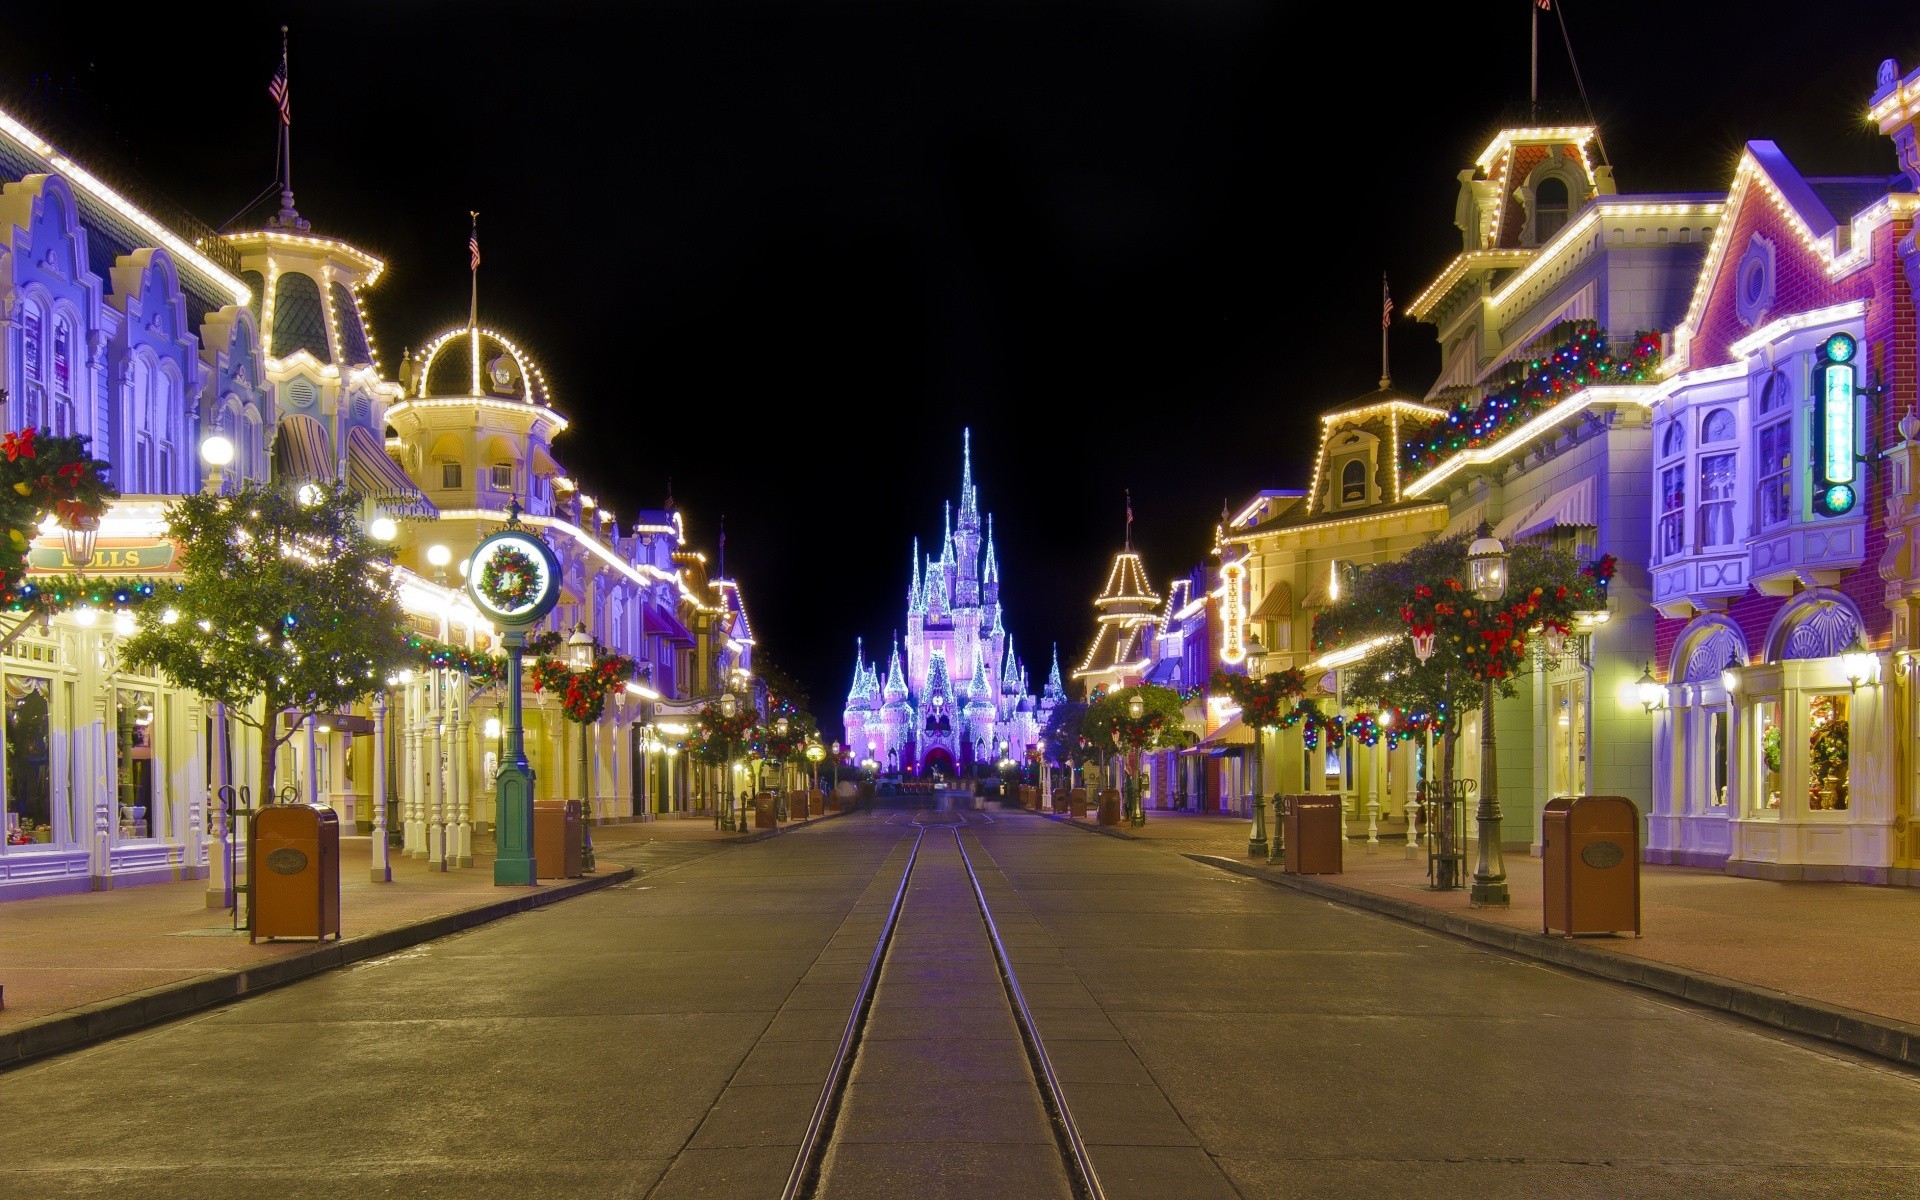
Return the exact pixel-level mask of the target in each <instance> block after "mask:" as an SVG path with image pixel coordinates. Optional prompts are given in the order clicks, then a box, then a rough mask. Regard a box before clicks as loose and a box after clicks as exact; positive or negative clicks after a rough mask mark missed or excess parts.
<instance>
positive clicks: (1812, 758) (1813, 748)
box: [1807, 692, 1849, 812]
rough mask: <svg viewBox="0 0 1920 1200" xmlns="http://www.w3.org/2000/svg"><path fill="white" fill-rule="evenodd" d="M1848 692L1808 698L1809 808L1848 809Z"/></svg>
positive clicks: (1826, 809) (1824, 809) (1815, 809)
mask: <svg viewBox="0 0 1920 1200" xmlns="http://www.w3.org/2000/svg"><path fill="white" fill-rule="evenodd" d="M1848 702H1849V698H1848V696H1847V695H1846V693H1844V692H1841V693H1836V694H1831V695H1816V696H1809V697H1807V807H1808V808H1810V809H1813V810H1814V811H1816V812H1820V811H1837V810H1842V809H1845V808H1846V807H1847V716H1848Z"/></svg>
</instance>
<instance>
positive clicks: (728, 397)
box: [0, 0, 1920, 728]
mask: <svg viewBox="0 0 1920 1200" xmlns="http://www.w3.org/2000/svg"><path fill="white" fill-rule="evenodd" d="M1530 3H1531V0H1502V2H1501V3H1499V4H1498V5H1494V4H1486V3H1474V4H1468V5H1456V4H1436V5H1425V6H1411V5H1399V4H1390V5H1381V4H1371V5H1369V4H1340V5H1327V6H1316V7H1307V6H1296V5H1281V4H1257V3H1241V2H1234V0H1156V2H1151V3H1149V2H1144V0H1142V2H1125V0H1104V2H1101V3H1080V4H1064V3H1043V2H1041V0H1016V2H984V0H983V2H976V3H970V4H954V3H939V2H927V3H918V4H898V3H856V2H843V3H801V2H798V0H779V2H777V3H727V2H724V0H697V2H683V3H645V4H633V5H628V4H620V5H608V6H606V7H605V8H595V7H592V6H588V5H584V4H568V3H556V4H542V5H528V4H521V5H516V6H512V7H509V6H505V5H485V4H475V3H467V4H425V3H409V4H377V5H376V4H354V3H332V4H325V5H290V6H284V7H279V8H276V6H274V5H269V4H246V5H235V6H224V7H223V6H221V5H218V4H195V5H191V6H187V7H184V8H180V7H174V8H167V7H164V6H148V7H147V9H146V11H144V12H143V13H141V14H140V15H137V16H129V15H116V16H114V17H113V18H112V19H111V20H109V19H107V18H106V17H105V15H104V14H103V12H102V11H101V10H100V9H98V8H97V7H95V6H84V5H78V4H69V5H35V6H22V7H21V8H19V9H18V11H13V12H10V13H9V14H8V20H7V36H6V37H5V38H4V39H0V96H4V102H5V103H6V104H7V105H8V106H9V107H11V108H12V109H13V110H14V111H16V112H17V113H19V114H20V115H21V116H23V117H24V118H25V119H27V120H28V121H29V123H35V124H38V125H39V127H40V128H41V129H42V130H43V131H44V132H46V133H47V134H48V135H49V136H50V137H52V139H53V140H55V141H56V142H59V143H60V144H61V145H63V147H66V148H67V149H69V150H70V151H71V152H73V153H75V154H76V156H77V157H80V158H82V159H83V161H88V162H90V163H98V164H100V167H101V174H103V175H106V176H108V177H110V178H115V179H130V180H132V181H133V183H132V184H131V190H134V191H135V192H136V193H137V194H140V195H143V196H144V195H150V194H158V195H160V196H162V197H165V198H166V199H168V200H170V201H172V202H174V203H177V204H179V205H181V206H183V207H185V208H186V209H188V210H189V211H191V212H192V213H194V214H195V215H196V216H198V217H199V218H200V219H202V220H204V221H206V222H207V223H209V224H214V225H218V224H220V223H221V222H222V221H224V220H225V219H226V218H227V216H228V214H230V213H232V212H233V211H234V210H236V209H238V208H240V207H241V205H243V204H244V203H245V202H246V201H247V199H248V197H250V196H252V195H254V194H255V193H256V192H258V191H259V190H260V189H261V188H263V187H265V186H266V185H267V184H268V183H270V182H271V180H272V174H273V139H274V132H275V117H274V112H273V108H272V105H271V102H270V101H269V100H268V98H267V95H266V91H265V89H266V83H267V80H268V78H269V77H270V76H271V75H272V73H273V70H274V67H275V65H276V63H277V61H278V57H279V30H278V26H279V25H280V23H281V22H282V21H285V22H286V23H288V24H290V25H291V26H292V39H293V44H292V104H293V114H294V126H293V130H294V157H293V167H294V185H295V188H296V191H297V195H298V201H299V207H300V211H301V213H302V215H303V216H305V217H307V218H308V219H309V220H311V221H312V222H313V225H314V229H315V230H316V231H317V232H324V233H329V234H335V235H338V236H342V237H345V238H347V239H349V240H351V241H353V242H355V243H357V244H359V245H362V246H364V247H366V248H368V249H369V250H372V251H373V252H375V253H377V254H379V255H381V256H383V257H385V258H386V259H387V260H388V262H389V264H390V266H389V272H388V274H387V276H386V277H385V278H384V279H382V280H381V282H380V284H379V285H378V286H377V287H376V288H375V289H373V291H372V292H371V293H369V296H368V301H369V307H370V309H371V312H372V317H373V321H374V333H375V337H376V339H377V340H378V342H379V344H380V346H381V348H382V350H383V353H384V356H385V360H386V361H387V363H388V364H389V366H391V365H392V364H393V363H394V362H395V360H396V359H397V356H398V352H399V350H400V349H401V347H403V346H407V345H417V344H419V343H420V342H421V341H423V340H424V339H425V338H426V337H427V336H428V335H429V334H431V333H432V332H434V331H436V330H438V329H440V328H443V327H446V326H448V325H451V324H456V323H462V322H464V320H465V316H466V306H467V258H466V246H465V243H466V236H467V211H468V210H469V209H478V210H480V213H481V217H480V237H481V244H482V247H483V250H484V254H485V259H486V263H485V265H484V266H483V267H482V269H481V277H480V312H481V318H482V320H483V322H485V323H487V324H490V325H494V326H496V327H498V328H500V329H502V330H504V331H506V332H508V333H509V335H510V336H514V337H515V338H516V340H517V341H519V342H520V344H521V345H522V346H523V347H525V348H526V349H527V350H529V351H530V352H531V353H532V354H533V355H534V356H535V358H536V359H538V360H539V361H540V362H541V364H542V366H543V367H544V369H545V371H546V373H547V376H548V378H549V380H550V381H551V382H552V384H553V387H554V389H555V396H556V403H557V406H558V407H559V408H560V409H561V410H562V411H563V412H565V413H566V414H567V415H569V416H570V417H571V418H573V421H574V424H573V427H572V429H571V430H570V431H569V432H568V434H567V435H566V436H565V437H563V438H562V439H561V442H560V444H559V446H558V447H557V454H558V455H559V457H560V458H561V460H562V461H563V462H564V463H566V464H567V465H568V466H569V468H570V469H571V470H572V472H573V473H574V474H575V476H576V477H578V478H580V479H581V480H582V481H583V482H584V483H585V485H586V487H587V488H588V490H589V491H591V492H594V493H595V494H597V495H598V496H599V497H600V498H601V499H602V501H603V502H604V503H607V504H610V505H612V506H613V508H614V511H615V512H616V513H618V514H619V515H620V517H621V518H622V520H623V521H625V520H631V518H632V515H633V512H634V510H635V509H636V508H639V507H643V506H644V507H657V506H659V505H660V504H661V503H662V501H663V500H664V498H665V496H666V493H667V487H668V479H669V477H671V480H672V488H673V493H674V496H675V497H676V499H677V500H678V501H679V502H680V504H681V506H682V507H683V508H684V509H685V510H686V511H687V514H688V517H689V520H690V525H691V528H692V530H693V532H694V534H695V536H696V539H697V540H699V541H701V542H704V543H706V544H707V545H708V546H711V545H712V541H713V537H714V533H715V530H716V525H717V522H718V519H719V516H720V514H721V513H725V514H726V520H727V567H728V570H729V572H730V573H732V574H735V575H737V576H738V577H740V579H741V580H742V581H743V585H744V587H745V588H746V596H747V601H748V606H749V610H750V613H751V615H752V617H753V619H754V622H755V626H756V630H755V631H756V633H757V635H758V638H759V642H760V650H761V652H762V653H763V654H765V655H768V656H770V657H771V658H772V659H773V660H774V661H776V662H778V663H781V664H782V665H784V666H785V667H786V668H787V669H788V670H790V671H792V672H793V673H794V674H796V675H798V676H799V677H800V678H801V679H802V680H803V681H804V682H805V683H807V684H808V685H809V686H810V687H811V688H812V690H813V694H814V708H815V710H816V712H818V713H820V715H821V716H822V717H823V718H824V720H823V724H825V725H827V726H828V727H830V728H831V727H835V726H837V724H838V710H839V704H840V701H841V699H842V698H843V696H844V693H845V688H846V684H847V680H848V677H849V672H850V668H851V663H852V656H853V638H854V636H855V634H856V633H859V634H865V635H866V637H867V639H868V644H869V647H870V648H872V647H874V646H875V645H876V644H880V643H884V640H885V639H886V637H887V635H888V634H889V632H890V631H891V630H892V629H894V628H895V627H896V626H898V625H899V624H900V623H901V621H902V609H903V603H904V597H905V590H906V582H907V572H908V543H909V539H910V538H911V537H912V535H914V534H916V533H917V534H919V535H920V536H921V538H922V540H923V542H924V543H928V545H927V548H928V549H935V548H937V540H938V538H939V534H940V505H941V501H942V500H943V499H944V498H946V497H950V496H956V495H957V492H958V482H959V480H958V475H959V450H960V430H961V427H962V426H963V425H971V426H972V428H973V431H974V451H975V453H974V469H975V473H976V478H977V480H978V482H979V485H980V489H981V497H982V502H983V504H984V505H986V506H987V507H989V508H990V509H992V510H993V511H994V513H995V514H996V516H997V518H998V521H997V526H996V532H997V535H998V545H999V551H1000V558H1001V566H1002V572H1003V575H1004V577H1005V583H1004V586H1003V589H1002V597H1003V599H1004V601H1005V602H1006V604H1007V606H1008V610H1009V616H1010V625H1011V627H1012V630H1013V633H1014V636H1015V639H1016V644H1017V646H1018V648H1019V649H1020V650H1021V651H1022V653H1023V654H1024V655H1025V657H1026V658H1027V660H1028V664H1029V667H1030V669H1031V670H1032V672H1033V674H1034V675H1035V677H1036V683H1037V682H1038V679H1039V677H1040V676H1042V675H1043V674H1044V671H1045V669H1046V658H1045V656H1046V647H1047V645H1048V643H1050V642H1052V641H1055V640H1058V641H1059V642H1060V643H1061V652H1062V656H1063V658H1065V657H1068V656H1070V655H1072V654H1074V653H1077V651H1078V650H1079V648H1080V647H1081V646H1082V645H1083V644H1084V642H1085V639H1086V638H1087V636H1088V634H1089V633H1090V630H1091V626H1092V610H1091V605H1090V603H1089V602H1090V600H1091V599H1092V597H1093V595H1094V594H1095V592H1096V591H1097V590H1098V588H1099V585H1100V583H1101V582H1102V579H1103V578H1104V575H1105V567H1106V562H1107V560H1108V558H1109V557H1110V556H1111V554H1112V553H1113V551H1114V550H1115V549H1116V548H1117V546H1118V544H1119V541H1120V537H1121V525H1122V515H1123V507H1122V491H1123V489H1125V488H1131V489H1132V492H1133V506H1134V512H1135V515H1136V518H1137V522H1136V525H1135V541H1136V543H1137V545H1138V546H1139V547H1140V549H1141V550H1142V551H1143V553H1144V555H1145V558H1146V563H1147V567H1148V569H1149V572H1150V574H1151V575H1152V576H1153V578H1154V579H1155V580H1156V583H1157V585H1162V586H1163V585H1164V583H1165V581H1166V580H1167V579H1168V578H1170V577H1172V576H1173V575H1176V574H1181V573H1184V572H1185V571H1186V570H1187V569H1188V568H1189V567H1190V566H1191V565H1193V564H1195V563H1198V562H1201V561H1203V559H1204V556H1205V554H1206V550H1207V547H1208V544H1209V541H1210V537H1211V530H1212V525H1213V522H1214V521H1215V519H1216V518H1217V516H1218V514H1219V511H1220V508H1221V504H1222V501H1223V500H1225V499H1227V498H1232V499H1233V500H1234V502H1235V503H1236V504H1237V503H1238V502H1239V501H1240V500H1241V499H1242V498H1244V497H1245V496H1246V495H1247V494H1249V493H1250V492H1251V491H1253V490H1254V489H1256V488H1259V487H1262V486H1268V487H1286V486H1293V487H1298V486H1303V484H1304V472H1305V470H1306V468H1307V467H1308V465H1309V463H1310V459H1311V455H1312V451H1313V432H1314V430H1315V428H1316V427H1317V425H1316V423H1315V422H1314V421H1313V419H1312V414H1314V413H1315V412H1317V411H1318V410H1319V409H1321V408H1322V407H1324V406H1326V405H1328V404H1332V403H1337V402H1340V401H1342V400H1345V399H1349V398H1351V397H1353V396H1355V395H1358V394H1360V393H1362V392H1365V391H1368V390H1370V389H1372V388H1373V386H1374V383H1375V380H1376V378H1377V376H1378V374H1379V350H1378V331H1379V325H1378V318H1379V289H1380V273H1381V271H1382V270H1385V271H1387V272H1388V273H1389V275H1390V276H1391V278H1392V281H1393V290H1394V295H1395V297H1396V300H1397V302H1398V303H1400V304H1401V305H1402V307H1404V306H1405V304H1406V303H1407V302H1408V301H1410V300H1411V299H1412V298H1413V296H1414V295H1415V294H1417V292H1418V291H1419V290H1420V289H1421V288H1422V287H1423V286H1424V285H1425V284H1426V282H1427V281H1428V280H1430V279H1431V278H1432V277H1433V275H1434V274H1435V273H1436V272H1437V271H1438V269H1439V268H1440V267H1441V266H1442V265H1443V264H1444V263H1445V262H1446V260H1447V259H1448V258H1449V257H1451V256H1452V255H1453V254H1454V253H1455V252H1456V251H1457V250H1458V249H1459V240H1458V237H1459V235H1458V233H1457V232H1456V231H1455V229H1454V228H1453V225H1452V216H1453V208H1454V199H1455V195H1456V192H1457V190H1458V183H1457V172H1458V171H1459V170H1460V169H1461V168H1462V167H1464V166H1466V165H1467V164H1468V162H1469V160H1470V159H1471V158H1472V157H1473V155H1474V154H1475V153H1477V151H1478V150H1479V148H1480V147H1481V145H1483V144H1484V143H1485V141H1486V140H1487V138H1488V137H1489V136H1490V135H1491V133H1492V131H1493V130H1495V129H1496V128H1498V127H1499V126H1500V125H1501V124H1502V123H1508V122H1513V121H1516V120H1524V117H1525V113H1526V108H1525V103H1526V98H1527V53H1528V49H1527V47H1528V43H1527V37H1528V32H1527V31H1528V11H1529V8H1528V5H1529V4H1530ZM1565 7H1566V8H1568V9H1570V11H1567V12H1566V17H1567V20H1568V21H1569V23H1570V25H1571V29H1572V34H1573V38H1574V48H1575V50H1576V52H1577V53H1578V55H1579V60H1580V68H1581V70H1582V71H1583V73H1584V76H1585V80H1586V85H1587V89H1588V92H1589V94H1590V96H1591V98H1592V103H1593V106H1594V109H1595V111H1596V114H1597V117H1598V119H1599V121H1600V123H1601V125H1602V134H1603V136H1604V138H1605V140H1606V149H1607V151H1608V154H1609V157H1610V158H1611V160H1612V161H1613V163H1614V165H1615V167H1616V171H1617V178H1618V181H1619V184H1620V187H1621V190H1622V191H1647V190H1708V189H1713V188H1721V187H1724V186H1725V184H1726V182H1727V180H1728V178H1729V176H1730V173H1731V168H1732V166H1733V163H1734V161H1735V159H1736V156H1737V154H1738V152H1739V148H1740V146H1741V144H1742V143H1743V142H1744V141H1745V140H1747V139H1749V138H1763V137H1770V138H1773V139H1774V140H1776V141H1779V142H1780V143H1781V144H1782V146H1783V147H1784V148H1785V150H1786V151H1787V152H1788V154H1790V155H1791V156H1792V157H1793V158H1794V160H1795V161H1796V162H1797V163H1798V165H1799V166H1800V167H1801V169H1802V170H1803V171H1806V172H1807V173H1809V174H1822V173H1850V172H1891V171H1892V170H1893V155H1892V151H1891V148H1890V146H1889V144H1888V143H1886V142H1885V141H1884V140H1882V139H1881V138H1879V137H1878V135H1877V134H1874V133H1872V132H1870V131H1868V130H1867V129H1866V128H1865V126H1864V122H1863V118H1862V114H1863V112H1864V109H1865V101H1866V97H1867V95H1868V93H1869V92H1870V91H1871V90H1872V85H1873V78H1874V69H1875V66H1876V64H1877V63H1878V62H1879V60H1880V59H1881V58H1883V57H1886V56H1888V55H1892V56H1894V57H1898V58H1901V59H1902V60H1903V61H1909V62H1910V60H1912V59H1914V58H1915V57H1916V56H1920V26H1917V25H1916V24H1915V23H1914V22H1913V21H1912V19H1911V12H1912V10H1911V7H1910V6H1909V5H1903V4H1893V3H1886V4H1872V3H1859V4H1828V5H1823V6H1820V8H1819V9H1818V11H1819V12H1820V13H1821V14H1823V16H1824V18H1825V20H1824V24H1823V26H1821V27H1816V24H1815V22H1814V21H1813V19H1811V18H1810V17H1808V16H1806V15H1805V14H1807V13H1808V12H1809V11H1810V10H1809V9H1808V8H1807V6H1805V5H1792V6H1785V5H1782V6H1779V11H1780V13H1781V18H1782V19H1781V20H1779V21H1775V20H1772V19H1770V18H1768V17H1767V16H1766V13H1767V11H1768V6H1767V5H1735V6H1727V5H1706V4H1697V5H1677V4H1672V3H1658V4H1653V3H1613V4H1609V5H1606V6H1604V8H1603V7H1602V6H1600V5H1598V4H1594V3H1591V2H1590V0H1572V3H1571V4H1570V5H1566V6H1565ZM1496 11H1497V16H1495V15H1493V14H1496ZM1788 14H1792V15H1793V16H1792V18H1791V19H1789V18H1788ZM1878 30H1890V31H1904V34H1896V35H1893V37H1892V38H1891V40H1889V41H1887V42H1885V43H1872V42H1865V41H1860V40H1858V39H1859V38H1860V36H1861V35H1862V34H1863V33H1867V32H1872V31H1878ZM1541 32H1542V39H1541V43H1542V55H1541V64H1542V65H1541V79H1542V93H1543V100H1544V101H1545V102H1546V103H1547V105H1548V106H1549V111H1550V112H1551V113H1552V115H1554V116H1556V117H1558V116H1565V117H1569V118H1573V119H1579V118H1580V117H1581V115H1582V110H1581V109H1580V108H1579V107H1578V94H1577V92H1576V90H1575V87H1574V83H1573V78H1572V74H1571V72H1570V71H1569V69H1568V62H1567V56H1566V53H1565V51H1564V50H1563V49H1562V46H1561V42H1560V31H1559V27H1558V25H1557V24H1555V23H1551V22H1550V21H1543V23H1542V26H1541ZM1902 37H1904V40H1901V38H1902ZM267 211H268V210H267V209H266V208H264V207H263V208H261V209H260V210H258V213H259V215H262V216H264V214H265V213H266V212H267ZM1437 363H1438V354H1437V350H1436V347H1435V345H1434V341H1433V338H1432V335H1431V333H1430V332H1429V331H1428V330H1427V329H1426V328H1424V327H1419V326H1415V325H1414V324H1413V323H1412V322H1410V321H1405V320H1399V321H1396V323H1395V327H1394V334H1393V374H1394V379H1395V382H1396V384H1398V385H1399V386H1401V387H1404V388H1407V389H1409V390H1412V391H1416V392H1420V391H1424V390H1425V389H1426V386H1427V384H1428V382H1429V381H1430V380H1431V378H1432V374H1433V371H1434V370H1435V368H1436V366H1437Z"/></svg>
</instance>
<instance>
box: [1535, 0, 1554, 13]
mask: <svg viewBox="0 0 1920 1200" xmlns="http://www.w3.org/2000/svg"><path fill="white" fill-rule="evenodd" d="M1533 2H1534V5H1535V6H1536V7H1538V8H1539V9H1540V11H1541V12H1552V11H1553V0H1533Z"/></svg>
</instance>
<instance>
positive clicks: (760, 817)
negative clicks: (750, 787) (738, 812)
mask: <svg viewBox="0 0 1920 1200" xmlns="http://www.w3.org/2000/svg"><path fill="white" fill-rule="evenodd" d="M774 799H775V797H774V794H773V793H772V792H761V793H759V794H757V795H755V796H754V798H753V827H754V828H755V829H772V828H773V827H774V826H775V825H778V824H779V822H778V821H777V820H775V819H774V818H775V817H776V816H777V815H778V810H777V809H776V808H775V807H774Z"/></svg>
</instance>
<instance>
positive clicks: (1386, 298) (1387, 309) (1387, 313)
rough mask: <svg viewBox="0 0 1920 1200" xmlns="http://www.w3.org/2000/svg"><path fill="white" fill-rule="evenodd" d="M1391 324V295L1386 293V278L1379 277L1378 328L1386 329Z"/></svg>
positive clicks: (1383, 276)
mask: <svg viewBox="0 0 1920 1200" xmlns="http://www.w3.org/2000/svg"><path fill="white" fill-rule="evenodd" d="M1392 324H1393V295H1392V293H1390V292H1389V291H1387V277H1386V276H1385V275H1382V276H1381V277H1380V328H1382V329H1387V328H1390V327H1391V326H1392Z"/></svg>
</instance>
